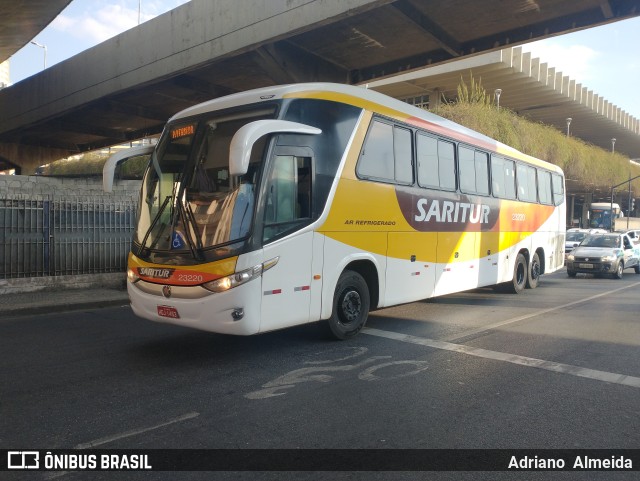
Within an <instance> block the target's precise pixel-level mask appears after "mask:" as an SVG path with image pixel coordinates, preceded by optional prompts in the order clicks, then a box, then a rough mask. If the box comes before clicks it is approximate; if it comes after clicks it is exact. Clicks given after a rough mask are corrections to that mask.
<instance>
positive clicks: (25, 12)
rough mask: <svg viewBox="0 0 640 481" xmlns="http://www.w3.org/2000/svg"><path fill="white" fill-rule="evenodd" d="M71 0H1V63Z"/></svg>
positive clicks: (28, 40)
mask: <svg viewBox="0 0 640 481" xmlns="http://www.w3.org/2000/svg"><path fill="white" fill-rule="evenodd" d="M70 3H71V0H0V12H2V19H0V63H2V62H4V61H5V60H7V59H8V58H9V57H11V56H12V55H13V54H14V53H16V52H17V51H18V50H20V49H21V48H22V47H24V46H25V45H26V44H28V43H29V42H30V41H31V40H33V38H34V37H35V36H36V35H38V34H39V33H40V32H41V31H42V30H44V28H45V27H46V26H47V25H49V24H50V23H51V22H52V21H53V20H54V19H55V18H56V17H57V16H58V14H59V13H60V12H62V10H64V9H65V8H66V7H67V5H69V4H70Z"/></svg>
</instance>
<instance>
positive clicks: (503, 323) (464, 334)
mask: <svg viewBox="0 0 640 481" xmlns="http://www.w3.org/2000/svg"><path fill="white" fill-rule="evenodd" d="M636 286H640V282H635V283H633V284H630V285H628V286H624V287H619V288H618V289H614V290H612V291H607V292H602V293H600V294H596V295H593V296H590V297H585V298H584V299H578V300H577V301H573V302H568V303H567V304H563V305H561V306H556V307H550V308H549V309H541V310H536V311H535V312H532V313H530V314H524V315H522V316H518V317H513V318H511V319H507V320H505V321H498V322H494V323H493V324H488V325H486V326H483V327H479V328H477V329H470V330H468V331H464V332H460V333H458V334H452V335H450V336H447V337H443V338H442V340H443V341H448V342H455V341H459V340H460V339H464V338H465V337H469V336H473V335H475V334H480V333H483V332H485V331H490V330H491V329H495V328H497V327H502V326H506V325H507V324H513V323H514V322H518V321H524V320H525V319H531V318H532V317H537V316H541V315H543V314H548V313H549V312H554V311H559V310H560V309H566V308H567V307H571V306H575V305H577V304H582V303H583V302H589V301H592V300H594V299H598V298H599V297H603V296H609V295H611V294H615V293H616V292H619V291H624V290H625V289H631V288H632V287H636Z"/></svg>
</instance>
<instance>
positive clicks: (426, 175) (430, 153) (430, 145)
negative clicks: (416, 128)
mask: <svg viewBox="0 0 640 481" xmlns="http://www.w3.org/2000/svg"><path fill="white" fill-rule="evenodd" d="M416 138H417V141H416V144H417V145H416V150H417V159H418V184H419V185H420V186H421V187H440V176H439V175H438V140H437V139H436V138H435V137H431V136H428V135H423V134H420V133H419V134H418V135H417V137H416Z"/></svg>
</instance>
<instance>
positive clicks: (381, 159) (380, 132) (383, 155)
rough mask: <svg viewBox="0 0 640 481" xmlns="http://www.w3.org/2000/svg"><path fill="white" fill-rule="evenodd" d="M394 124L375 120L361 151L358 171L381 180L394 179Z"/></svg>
mask: <svg viewBox="0 0 640 481" xmlns="http://www.w3.org/2000/svg"><path fill="white" fill-rule="evenodd" d="M394 168H395V161H394V152H393V126H391V125H389V124H386V123H384V122H378V121H373V123H372V124H371V128H370V129H369V133H368V134H367V140H366V141H365V143H364V147H363V148H362V152H361V153H360V161H359V162H358V167H357V169H356V170H357V173H358V175H359V176H362V177H365V178H366V177H371V178H374V179H380V180H393V179H394V177H395V176H394Z"/></svg>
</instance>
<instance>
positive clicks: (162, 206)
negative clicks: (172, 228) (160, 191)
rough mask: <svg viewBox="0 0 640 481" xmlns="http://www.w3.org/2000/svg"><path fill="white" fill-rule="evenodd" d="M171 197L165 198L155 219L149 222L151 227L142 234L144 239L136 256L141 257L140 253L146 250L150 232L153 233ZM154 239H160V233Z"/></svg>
mask: <svg viewBox="0 0 640 481" xmlns="http://www.w3.org/2000/svg"><path fill="white" fill-rule="evenodd" d="M171 197H172V196H170V195H168V196H166V197H165V198H164V202H163V203H162V205H161V206H160V209H159V210H158V213H157V214H156V215H155V217H154V218H153V221H152V222H151V225H150V226H149V228H148V229H147V232H145V234H144V238H143V239H142V242H141V243H140V249H139V250H138V254H137V255H138V256H140V255H142V251H143V250H144V249H145V248H146V245H147V240H149V236H150V235H151V232H152V231H153V228H154V227H155V226H156V224H157V223H158V220H160V216H161V215H162V213H163V212H164V210H165V209H166V208H167V205H168V204H169V201H170V200H171ZM156 237H157V238H159V237H160V232H159V233H158V235H157V236H156Z"/></svg>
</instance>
